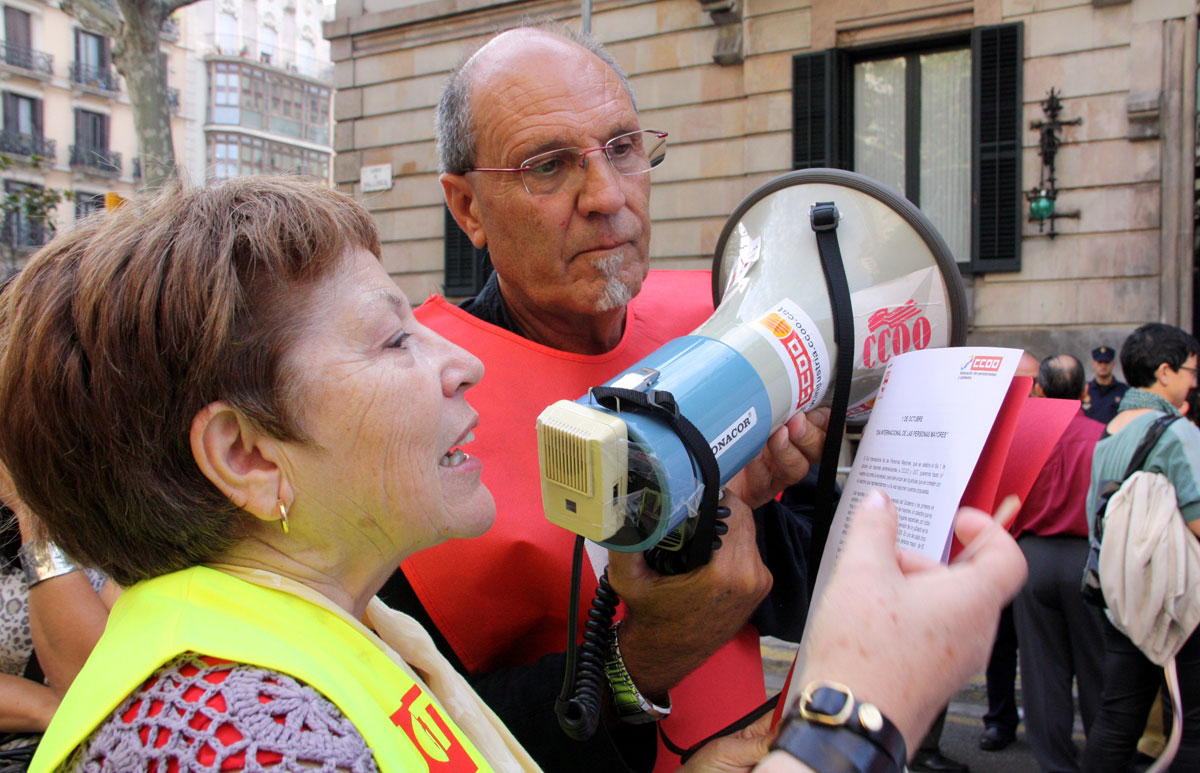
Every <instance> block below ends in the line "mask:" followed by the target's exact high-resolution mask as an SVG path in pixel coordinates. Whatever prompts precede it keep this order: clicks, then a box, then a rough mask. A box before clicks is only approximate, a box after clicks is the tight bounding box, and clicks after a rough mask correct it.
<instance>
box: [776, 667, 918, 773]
mask: <svg viewBox="0 0 1200 773" xmlns="http://www.w3.org/2000/svg"><path fill="white" fill-rule="evenodd" d="M793 725H812V726H815V727H823V728H827V729H830V730H835V731H838V732H837V733H836V734H835V735H836V736H841V735H845V734H847V733H849V734H853V735H857V736H858V737H860V738H862V739H864V740H866V741H867V742H868V743H870V744H871V745H872V746H873V747H874V748H875V750H876V753H882V755H883V757H884V759H886V760H887V761H888V763H889V764H888V765H887V766H886V767H883V768H876V767H874V766H872V767H871V768H870V770H890V771H901V770H903V769H904V763H905V761H906V760H907V750H906V748H905V744H904V736H903V735H902V734H901V733H900V730H899V728H897V727H896V726H895V725H894V724H892V723H891V722H890V721H888V719H887V717H885V716H883V714H881V713H880V711H879V709H877V708H876V707H875V706H874V705H873V704H870V703H863V702H858V701H856V700H855V699H854V695H853V694H852V693H851V692H850V688H849V687H846V686H845V685H843V684H838V683H837V682H812V683H811V684H809V685H808V686H807V687H805V688H804V690H803V692H801V694H800V700H799V702H798V703H797V705H796V713H794V714H792V715H791V716H790V717H789V718H788V722H787V725H785V728H784V729H785V730H786V729H787V727H789V726H793ZM810 736H811V734H810ZM780 738H783V733H782V732H781V733H780ZM830 738H831V739H832V738H834V736H830ZM829 743H831V744H834V745H835V746H837V747H838V748H841V747H842V746H845V745H846V744H847V743H848V742H842V741H840V740H836V741H835V740H830V741H829ZM781 748H783V747H782V746H781ZM850 748H853V749H857V748H858V744H852V745H851V747H850ZM788 751H791V750H790V749H789V750H788ZM865 761H866V760H864V762H865ZM864 770H866V768H864Z"/></svg>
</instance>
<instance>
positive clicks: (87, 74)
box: [71, 62, 121, 94]
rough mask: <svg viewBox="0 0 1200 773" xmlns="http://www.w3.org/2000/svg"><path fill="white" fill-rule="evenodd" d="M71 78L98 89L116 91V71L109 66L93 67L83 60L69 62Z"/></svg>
mask: <svg viewBox="0 0 1200 773" xmlns="http://www.w3.org/2000/svg"><path fill="white" fill-rule="evenodd" d="M71 80H72V81H73V82H74V83H76V84H78V85H80V86H86V87H88V88H91V89H96V90H98V91H109V92H112V93H114V94H115V93H117V92H118V91H120V90H121V89H120V87H119V86H118V85H117V73H116V71H114V70H113V68H111V67H93V66H92V65H89V64H84V63H83V62H71Z"/></svg>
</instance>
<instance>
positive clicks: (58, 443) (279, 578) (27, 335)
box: [0, 178, 1021, 771]
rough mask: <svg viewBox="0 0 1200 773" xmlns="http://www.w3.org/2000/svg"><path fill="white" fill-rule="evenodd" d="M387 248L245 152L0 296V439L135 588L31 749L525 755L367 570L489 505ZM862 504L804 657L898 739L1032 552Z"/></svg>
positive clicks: (233, 762)
mask: <svg viewBox="0 0 1200 773" xmlns="http://www.w3.org/2000/svg"><path fill="white" fill-rule="evenodd" d="M379 254H380V247H379V241H378V236H377V234H376V231H375V228H374V226H373V224H372V222H371V220H370V217H369V216H368V214H367V213H366V212H365V211H364V210H363V209H362V208H361V207H360V206H359V205H358V204H356V203H355V202H354V201H353V200H351V199H349V198H347V197H345V196H343V195H341V194H338V193H336V192H333V191H329V190H326V189H323V188H320V187H315V186H310V185H306V184H304V183H301V182H298V181H294V180H287V179H271V178H245V179H239V180H233V181H229V182H226V183H224V184H222V185H219V186H215V187H211V188H205V189H190V188H184V187H179V188H176V189H173V190H170V191H167V192H166V193H164V194H163V195H160V196H159V197H157V198H155V199H144V200H135V201H133V202H130V203H129V204H127V205H125V206H124V207H122V208H121V209H119V210H117V211H115V212H112V213H108V214H104V215H100V216H96V217H94V218H92V219H89V220H87V221H85V222H83V223H82V224H81V225H79V226H78V227H76V228H75V229H74V230H72V231H71V232H69V233H66V234H63V235H61V236H59V237H58V238H56V239H55V241H53V242H52V243H51V244H50V245H48V246H47V247H46V248H44V249H43V250H42V251H41V252H39V253H38V254H37V255H35V256H34V257H33V258H32V259H31V261H30V263H29V265H28V266H27V267H26V269H25V270H24V271H23V272H22V273H21V275H20V276H19V278H18V279H17V280H16V283H15V284H14V286H13V287H12V288H11V292H9V293H7V294H6V296H5V297H4V299H3V300H4V304H3V306H2V307H0V332H2V333H3V335H4V336H5V340H6V346H5V349H4V352H3V356H2V358H0V401H3V404H4V405H5V407H6V410H5V411H4V412H3V414H2V415H0V455H2V456H3V458H4V459H5V460H7V461H8V462H9V464H10V468H11V470H12V473H13V477H14V479H15V481H16V484H17V487H18V489H19V491H20V492H21V494H22V496H23V497H24V498H25V500H26V501H27V502H28V504H29V505H30V507H31V508H32V509H33V510H34V511H35V512H36V513H37V514H38V515H39V516H40V517H41V518H42V519H43V521H44V524H45V527H46V529H47V531H48V534H49V536H50V537H51V538H52V539H53V540H54V541H55V542H56V543H57V544H58V546H60V547H61V548H62V549H63V551H65V553H67V554H69V555H71V556H74V557H75V558H76V559H78V560H80V561H82V562H84V563H87V564H89V565H94V566H97V567H99V568H100V569H102V570H104V571H105V572H106V573H108V574H109V575H110V576H111V577H113V578H114V579H115V580H116V581H117V582H119V583H120V584H121V585H123V586H126V587H128V588H129V589H128V590H127V592H126V593H124V594H123V595H122V596H121V598H120V599H119V600H118V601H117V603H116V605H115V606H114V608H113V610H112V615H111V617H110V619H109V622H108V626H107V628H106V629H105V632H104V635H103V637H102V638H101V640H100V643H99V644H98V645H97V647H96V649H95V651H94V653H93V655H92V657H91V658H90V660H89V661H88V663H87V665H86V666H85V667H84V669H83V671H82V672H81V673H80V675H79V677H78V678H77V679H76V681H75V683H74V685H73V686H72V688H71V690H70V692H69V693H68V694H67V696H66V698H65V699H64V701H63V704H62V707H61V709H60V710H59V712H58V714H57V715H56V716H55V718H54V721H53V723H52V724H51V727H50V729H49V731H48V732H47V734H46V736H45V737H44V739H43V741H42V744H41V747H40V749H39V756H38V757H37V758H36V759H35V761H34V768H35V769H54V768H57V767H60V766H64V765H65V766H66V767H69V768H86V769H112V770H129V769H135V768H136V769H143V768H146V767H149V766H151V765H152V764H153V765H154V767H155V768H156V769H160V770H162V769H164V768H162V767H159V766H164V765H165V766H166V767H165V769H168V770H170V769H175V767H178V768H180V769H183V768H189V769H190V768H191V767H196V766H204V767H210V768H213V769H217V768H220V769H222V770H229V769H240V768H257V767H260V766H271V765H284V766H286V767H288V768H296V767H322V768H323V769H327V770H333V769H338V770H341V769H346V770H372V769H382V770H427V769H428V770H443V769H444V770H476V769H479V770H522V769H523V770H534V769H536V765H535V763H534V762H533V761H532V760H531V759H530V758H529V757H528V755H527V754H526V753H525V752H524V751H523V750H522V749H521V747H520V746H519V744H518V743H517V742H516V741H515V740H514V739H513V738H512V736H511V735H510V734H509V733H508V732H507V731H506V730H505V729H504V727H503V726H502V725H501V724H500V723H499V722H498V721H497V720H496V719H495V716H494V715H493V714H492V713H491V712H490V711H489V710H488V708H487V707H486V706H485V705H484V704H483V703H482V702H481V701H480V700H479V698H478V697H477V696H476V695H475V694H474V693H473V692H472V691H471V690H470V688H469V687H468V686H467V684H466V682H465V681H464V680H463V679H462V678H461V677H460V676H459V675H458V674H457V673H456V672H454V670H453V669H452V668H450V667H449V665H448V664H447V663H446V661H445V660H444V659H442V658H441V657H440V655H438V654H437V652H436V650H435V648H434V646H433V644H432V643H431V641H430V639H429V637H428V635H426V634H425V632H424V631H423V630H421V628H420V626H418V625H417V624H416V623H415V622H413V621H412V620H411V619H409V618H406V617H404V616H403V615H400V614H398V613H395V612H392V611H391V610H389V609H387V608H386V607H385V606H383V605H382V604H381V603H380V602H379V601H378V600H375V599H374V598H373V597H374V595H375V593H376V591H378V589H379V588H380V587H381V586H382V584H383V583H384V581H385V580H386V579H387V577H388V576H389V575H390V574H391V572H392V571H394V570H395V568H396V566H397V565H398V564H399V562H400V561H401V560H402V559H404V558H405V557H406V556H409V555H411V554H412V553H414V552H416V551H418V550H421V549H423V548H426V547H429V546H431V545H434V544H436V543H438V542H441V541H443V540H446V539H451V538H466V537H472V536H475V535H477V534H479V533H481V532H482V531H484V530H485V529H487V528H488V526H489V525H490V523H491V521H492V518H493V515H494V509H495V508H494V504H493V502H492V498H491V495H490V494H489V493H488V491H487V490H486V489H485V488H484V487H483V486H482V485H481V484H480V481H479V471H480V462H479V461H478V460H477V459H473V458H471V457H470V456H469V455H468V454H467V453H465V452H464V449H463V447H464V446H465V445H467V444H469V442H470V440H471V432H472V428H473V427H474V425H475V421H476V416H475V412H474V411H473V410H472V409H471V407H470V406H469V405H468V404H467V402H466V400H465V399H464V393H465V392H466V390H467V389H468V388H469V387H470V386H471V385H472V384H473V383H474V382H475V381H477V380H478V379H479V378H480V376H481V375H482V373H481V372H480V371H481V368H480V365H479V362H478V361H477V360H476V359H475V358H474V357H472V356H471V355H469V354H468V353H466V352H465V351H463V350H462V349H460V348H458V347H456V346H454V345H452V344H450V343H448V342H447V341H445V340H443V339H441V338H439V337H437V336H436V335H435V334H433V333H431V332H430V331H429V330H427V329H425V328H423V327H422V326H421V325H419V324H418V323H417V322H416V321H415V320H414V318H413V316H412V313H411V310H410V308H409V306H408V303H407V301H406V300H405V298H404V296H403V295H402V294H401V293H400V292H399V291H398V290H397V289H396V287H395V285H394V284H393V283H392V281H391V279H390V278H389V277H388V275H387V272H386V271H385V270H384V269H383V267H382V265H381V264H380V262H379ZM729 504H730V505H731V506H741V505H740V504H739V503H737V502H734V501H730V502H729ZM860 516H861V517H860V518H859V519H858V521H859V522H860V523H861V524H862V525H861V526H856V528H857V529H859V530H860V531H861V533H862V539H861V540H859V541H858V544H857V545H856V546H855V547H853V548H847V550H846V552H845V554H844V555H845V557H846V561H848V562H849V564H851V565H854V564H856V562H857V568H856V571H855V576H861V575H860V574H858V572H861V571H863V570H866V571H869V572H874V573H877V574H880V575H881V576H883V577H889V575H888V573H889V572H890V573H891V574H893V575H894V577H891V578H890V581H889V582H887V583H886V584H885V583H880V584H879V587H875V583H871V586H872V587H870V588H857V589H856V588H855V587H854V586H855V580H854V579H853V578H851V579H848V580H847V579H845V578H843V579H842V580H838V579H836V578H835V580H834V581H833V582H831V584H830V590H829V593H830V594H831V597H833V598H837V599H840V600H839V601H838V603H837V604H836V605H834V607H833V608H834V609H836V610H837V613H836V614H834V613H825V614H824V616H822V613H821V612H818V615H817V623H816V625H817V627H818V628H819V629H821V630H822V631H824V633H823V634H822V635H821V636H816V637H814V639H813V644H812V652H811V654H810V656H809V659H808V665H807V667H806V671H805V675H804V676H805V678H806V679H809V678H812V679H836V680H838V681H841V682H845V683H846V684H848V685H851V686H853V687H855V688H856V689H858V690H859V691H860V697H863V696H865V697H868V698H870V699H871V700H873V701H874V702H875V703H876V704H877V705H878V707H879V708H880V709H881V710H883V712H884V714H885V715H887V716H891V717H893V718H894V720H895V721H896V723H897V725H898V726H899V731H898V732H899V733H901V734H902V735H903V737H904V738H905V739H907V740H908V741H909V743H910V745H911V744H912V743H914V742H915V739H916V738H919V736H920V733H921V731H922V729H923V728H922V725H923V724H924V725H927V724H928V721H929V719H930V718H931V717H932V714H933V712H935V711H936V710H937V708H938V707H939V706H940V705H941V702H942V701H944V699H945V697H946V695H947V694H948V692H949V691H950V690H951V689H953V687H954V686H955V685H954V684H953V683H952V681H953V680H952V678H951V679H940V680H939V679H936V678H933V675H934V674H943V675H948V676H949V677H954V676H965V675H966V674H969V673H970V672H971V669H972V668H975V667H977V666H978V664H979V662H981V661H982V658H983V656H984V653H985V652H986V646H987V644H988V642H990V638H989V637H990V635H991V634H990V630H989V626H990V627H991V628H992V629H994V626H995V619H996V617H997V615H998V610H999V604H1000V603H1001V602H1002V601H1003V600H1004V597H1005V596H1006V595H1011V594H1012V592H1015V587H1016V585H1015V583H1017V582H1019V580H1020V575H1021V570H1020V566H1021V565H1020V559H1019V555H1020V554H1019V552H1018V551H1016V548H1015V546H1014V545H1012V544H1011V540H1007V538H1006V537H1005V536H1004V535H1003V533H1002V532H1001V531H1000V530H998V529H993V528H988V526H987V524H988V523H989V522H988V521H987V519H986V518H985V517H983V516H982V515H978V514H975V515H970V516H968V517H967V518H965V519H964V524H965V526H964V527H963V529H964V531H963V532H962V534H961V535H962V536H964V537H966V538H973V537H975V536H976V535H977V534H978V535H980V536H978V540H979V541H980V543H981V544H982V543H983V542H987V544H986V545H984V546H983V549H981V550H979V552H978V553H977V554H976V557H975V559H974V560H973V561H972V562H970V563H969V564H964V565H963V566H961V567H955V568H954V570H953V571H952V570H947V569H945V568H937V567H929V566H926V565H924V564H915V563H913V562H912V561H910V560H908V559H905V560H898V559H897V557H896V553H895V551H894V549H893V547H892V545H893V541H894V536H895V520H894V514H889V513H888V509H887V505H886V503H884V502H882V500H880V501H879V502H876V503H875V504H874V505H873V506H872V507H869V508H866V509H865V510H864V511H863V512H862V513H861V514H860ZM1005 540H1007V542H1005ZM1014 555H1015V558H1014ZM464 571H469V568H466V567H465V568H464ZM906 574H907V575H908V576H906ZM980 587H982V588H983V589H984V590H983V592H982V593H980V592H977V591H973V590H971V591H968V590H964V588H980ZM939 595H940V597H941V598H940V601H941V603H939V605H938V606H937V608H936V609H932V610H930V609H928V607H929V605H928V604H927V603H923V600H924V599H929V598H931V597H932V596H939ZM885 606H886V607H888V608H890V609H892V610H893V611H894V612H896V613H897V614H886V613H883V614H880V612H881V608H882V607H885ZM847 613H850V614H847ZM854 613H861V617H862V618H864V619H863V621H862V622H861V623H858V624H855V625H854V626H853V627H850V626H848V625H846V624H845V623H843V622H842V620H843V619H845V618H846V617H854V616H855V614H854ZM951 615H953V616H954V618H953V619H950V616H951ZM866 618H870V619H866ZM964 621H965V622H964ZM914 622H915V625H914ZM925 623H928V624H925ZM951 639H953V642H952V644H953V646H950V645H951ZM943 640H945V641H943ZM848 642H850V643H854V645H853V646H852V647H847V646H846V644H847V643H848ZM943 643H944V644H945V645H946V646H940V645H941V644H943ZM864 647H865V648H869V649H871V650H872V651H875V652H877V655H876V656H875V657H873V658H867V659H866V660H867V662H865V663H858V662H857V661H861V660H862V658H861V655H860V652H861V651H863V648H864ZM947 649H949V650H954V651H955V652H956V653H960V654H954V655H950V656H947V654H946V652H947ZM906 653H907V655H910V656H911V660H910V662H909V666H910V668H909V669H908V670H907V671H906V670H905V669H901V668H897V662H898V658H902V657H905V656H906ZM929 653H934V654H929ZM897 672H901V673H897ZM768 739H769V734H768V728H767V724H766V723H765V721H764V722H760V723H758V724H757V725H755V726H754V727H752V728H750V729H749V730H747V731H744V732H743V733H741V734H739V735H737V736H735V737H732V738H729V739H725V740H723V741H722V742H718V743H715V744H711V745H710V746H709V747H706V749H705V750H704V751H703V752H702V753H701V754H699V755H697V757H696V758H695V759H694V761H693V763H692V765H695V766H697V767H698V768H699V769H703V770H714V771H715V770H737V769H745V768H747V767H748V766H749V765H750V764H752V763H753V762H754V761H756V760H758V759H759V758H761V757H762V756H763V755H764V754H765V752H766V744H767V742H768ZM802 743H810V742H809V741H802ZM793 762H794V761H793V760H791V759H790V758H788V759H785V760H783V761H782V764H791V763H793Z"/></svg>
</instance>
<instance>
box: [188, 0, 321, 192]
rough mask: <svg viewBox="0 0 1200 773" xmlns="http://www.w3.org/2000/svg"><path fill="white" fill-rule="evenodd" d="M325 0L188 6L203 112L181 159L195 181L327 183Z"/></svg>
mask: <svg viewBox="0 0 1200 773" xmlns="http://www.w3.org/2000/svg"><path fill="white" fill-rule="evenodd" d="M332 12H333V6H332V4H326V3H322V2H321V0H257V1H255V0H250V1H249V2H235V0H202V1H201V2H197V3H193V4H192V5H189V6H186V7H185V8H184V9H183V10H182V13H183V14H184V15H185V16H186V18H187V26H188V42H187V47H188V49H189V53H190V58H189V62H188V68H189V77H188V80H189V82H192V83H196V84H198V85H199V86H200V87H199V88H196V89H195V90H193V91H191V92H189V93H188V94H187V95H186V98H185V100H186V103H187V106H188V109H189V111H194V113H195V114H196V115H199V116H203V119H202V130H201V131H200V133H199V134H195V135H193V136H192V137H191V138H189V141H188V143H187V149H186V153H185V157H184V158H181V159H180V163H181V165H183V166H185V167H186V168H187V170H188V172H189V175H190V177H191V178H192V179H193V180H194V181H197V182H199V181H205V182H213V181H216V180H223V179H227V178H229V177H234V176H237V175H244V174H270V173H281V172H282V173H289V174H301V175H306V176H310V177H317V178H320V179H322V180H326V181H328V180H329V175H330V168H331V160H332V157H333V148H332V130H333V121H332V94H333V91H332V86H333V66H332V65H331V63H330V61H329V42H328V41H327V40H325V39H324V38H323V37H322V34H321V31H322V24H323V23H324V21H325V20H326V17H327V16H328V17H330V18H332Z"/></svg>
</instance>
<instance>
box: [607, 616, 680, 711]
mask: <svg viewBox="0 0 1200 773" xmlns="http://www.w3.org/2000/svg"><path fill="white" fill-rule="evenodd" d="M620 629H621V623H620V622H618V623H617V624H616V625H614V626H613V631H612V648H611V649H609V651H608V661H607V662H605V664H604V673H605V675H606V676H607V677H608V689H609V691H610V692H611V693H612V699H613V706H614V707H616V709H617V716H619V717H620V718H621V721H622V722H628V723H629V724H631V725H644V724H646V723H648V722H658V721H659V720H662V719H666V718H667V717H668V716H670V714H671V698H670V696H667V705H665V706H659V705H658V704H656V703H654V702H653V701H651V700H649V699H648V698H646V696H644V695H642V694H641V693H640V692H638V688H637V685H635V684H634V683H633V678H632V677H630V676H629V671H628V670H626V668H625V660H624V659H623V658H622V657H621V644H620V642H619V641H618V637H617V633H618V632H619V631H620Z"/></svg>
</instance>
